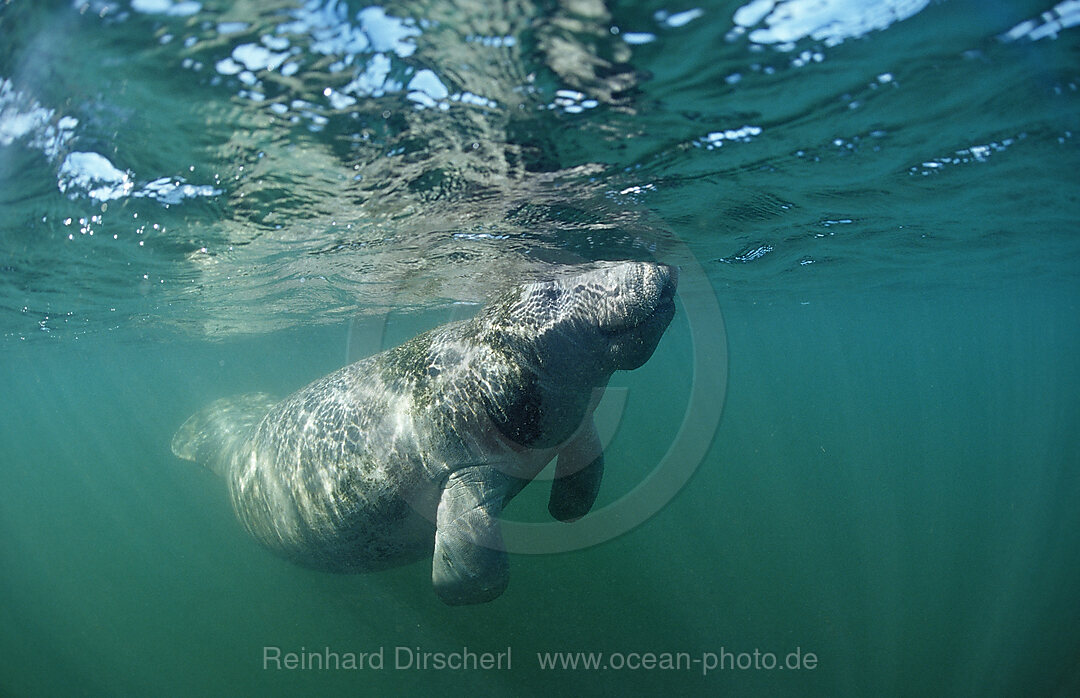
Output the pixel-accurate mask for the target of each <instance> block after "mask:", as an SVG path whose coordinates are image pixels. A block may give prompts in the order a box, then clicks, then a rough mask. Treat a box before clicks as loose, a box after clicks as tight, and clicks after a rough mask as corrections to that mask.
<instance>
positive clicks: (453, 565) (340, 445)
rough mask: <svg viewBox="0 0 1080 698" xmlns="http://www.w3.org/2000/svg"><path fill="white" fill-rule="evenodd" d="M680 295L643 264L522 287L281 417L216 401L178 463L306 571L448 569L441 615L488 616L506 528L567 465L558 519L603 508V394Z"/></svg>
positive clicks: (354, 368)
mask: <svg viewBox="0 0 1080 698" xmlns="http://www.w3.org/2000/svg"><path fill="white" fill-rule="evenodd" d="M676 283H677V272H676V270H674V269H673V268H671V267H667V266H664V265H659V264H650V263H638V262H629V263H618V264H607V265H604V266H601V267H599V268H595V269H592V270H590V271H586V272H584V273H579V274H577V275H573V276H562V277H559V278H557V279H555V280H552V281H546V282H539V283H532V284H527V285H524V286H521V287H518V288H516V289H514V290H512V291H510V292H508V293H506V294H504V295H503V296H502V297H501V298H500V299H499V300H497V301H495V302H494V303H492V304H490V305H488V306H486V307H485V308H484V309H483V310H482V311H481V312H480V313H479V314H478V315H477V316H476V317H474V318H472V319H469V320H464V321H461V322H455V323H450V324H447V325H443V326H441V327H438V328H436V329H434V330H431V331H429V332H425V333H424V334H421V335H419V336H417V337H415V338H413V339H412V340H410V341H408V342H406V343H404V344H402V345H401V346H399V347H396V348H394V349H390V350H388V351H384V352H382V353H380V354H377V355H375V356H372V357H369V358H366V359H363V360H361V361H358V362H356V363H354V364H351V365H349V366H346V367H344V368H342V369H340V370H338V371H335V372H334V373H331V374H330V375H328V376H326V377H324V378H321V379H319V380H317V381H315V382H314V383H312V384H310V385H308V386H307V387H305V388H303V389H301V390H299V391H298V392H296V393H294V394H293V395H291V396H289V397H288V398H286V399H285V400H283V401H281V402H277V403H275V402H274V401H273V400H272V399H271V398H269V397H268V396H266V395H261V394H258V395H246V396H241V397H238V398H230V399H225V400H218V401H217V402H215V403H213V404H211V405H210V406H209V407H207V408H206V409H204V410H202V411H201V412H199V413H197V414H195V415H194V416H192V417H191V418H190V419H189V420H188V421H187V422H185V423H184V425H183V426H181V428H180V429H179V431H178V432H177V434H176V436H175V437H174V438H173V442H172V448H173V452H174V453H175V454H176V455H177V456H179V457H181V458H186V459H189V460H194V461H197V462H201V463H203V464H205V465H207V466H208V467H210V468H211V469H213V470H214V471H216V472H218V473H219V474H221V475H223V476H224V477H225V478H226V480H227V481H228V486H229V492H230V494H231V496H232V502H233V506H234V508H235V510H236V514H237V516H238V517H239V518H240V520H241V521H242V522H243V524H244V526H245V527H246V528H247V529H248V531H250V532H251V534H252V535H254V536H255V537H256V538H257V539H259V540H260V541H261V542H262V543H263V544H264V545H266V546H267V547H269V548H270V549H271V550H273V551H275V552H277V553H279V554H281V555H283V556H285V557H287V558H289V559H291V560H294V561H295V562H298V563H300V564H303V565H306V566H310V567H314V568H318V569H323V570H328V571H336V572H364V571H371V570H378V569H383V568H387V567H393V566H397V565H401V564H405V563H408V562H412V561H414V560H417V559H420V558H423V557H426V556H428V555H433V560H432V582H433V583H434V586H435V591H436V592H437V593H438V595H439V596H440V598H442V600H443V601H445V602H446V603H448V604H468V603H481V602H485V601H490V600H491V599H494V598H495V597H497V596H498V595H499V594H501V593H502V592H503V590H504V589H505V588H506V584H507V581H508V579H509V571H508V560H507V554H506V551H505V549H504V547H503V544H502V536H501V533H500V530H499V521H498V517H499V514H500V512H501V511H502V509H503V507H504V506H506V504H507V502H509V501H510V500H511V499H512V498H513V497H514V496H515V495H516V494H517V493H518V492H520V491H521V489H522V488H523V487H524V486H525V485H526V484H528V482H529V480H531V479H532V478H533V477H535V476H536V475H537V474H538V473H539V472H540V471H541V470H542V469H543V468H544V466H545V465H546V464H547V463H548V462H550V461H551V459H552V458H554V457H556V456H558V462H557V464H556V479H555V480H554V483H553V485H552V489H551V497H550V501H549V504H548V508H549V510H550V512H551V514H552V515H553V516H554V517H555V518H557V519H560V520H563V521H573V520H575V519H578V518H580V517H581V516H584V515H585V514H586V513H587V512H588V511H589V509H590V507H591V506H592V504H593V502H594V500H595V499H596V494H597V491H598V489H599V486H600V478H601V475H602V472H603V467H604V465H603V454H602V452H601V446H600V441H599V439H598V437H597V433H596V427H595V426H594V424H593V419H592V413H593V410H594V409H595V407H596V403H597V400H598V399H599V395H600V394H601V390H598V389H602V388H603V387H604V386H605V385H606V384H607V382H608V379H609V378H610V376H611V374H612V372H613V371H616V370H631V369H635V368H637V367H639V366H641V365H642V364H643V363H645V361H647V360H648V358H649V357H650V356H651V355H652V353H653V350H654V349H655V348H656V345H657V343H658V342H659V341H660V337H661V336H662V335H663V333H664V330H665V329H666V328H667V326H668V323H669V322H670V321H671V318H672V315H673V314H674V308H675V306H674V293H675V286H676ZM433 539H434V553H432V540H433Z"/></svg>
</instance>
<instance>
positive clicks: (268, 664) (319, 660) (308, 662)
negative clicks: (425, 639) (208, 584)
mask: <svg viewBox="0 0 1080 698" xmlns="http://www.w3.org/2000/svg"><path fill="white" fill-rule="evenodd" d="M388 658H389V661H388ZM262 666H263V669H274V670H301V671H326V670H329V671H337V670H341V669H344V670H355V671H360V670H365V669H367V670H372V671H381V670H383V669H398V670H408V669H419V670H425V669H427V670H435V671H440V670H444V669H450V670H451V671H453V670H465V671H477V670H480V671H489V670H496V671H497V670H500V669H502V670H505V669H510V668H511V666H510V648H509V647H507V648H506V649H505V650H503V651H502V652H475V651H473V650H470V649H469V648H468V647H462V648H461V649H460V650H453V651H450V652H427V651H425V650H423V649H421V648H419V647H403V646H398V647H393V648H390V649H389V650H388V649H387V648H386V647H379V648H378V649H375V650H372V651H370V652H336V651H334V650H332V649H331V648H329V647H324V648H323V649H322V650H321V651H319V650H315V651H312V650H308V649H306V648H304V647H301V648H300V649H299V650H298V651H284V650H282V649H281V648H280V647H263V659H262Z"/></svg>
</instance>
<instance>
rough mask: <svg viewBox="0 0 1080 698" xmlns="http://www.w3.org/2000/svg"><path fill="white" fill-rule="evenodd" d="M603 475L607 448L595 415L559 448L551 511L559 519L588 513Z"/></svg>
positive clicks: (573, 517) (550, 502) (550, 499)
mask: <svg viewBox="0 0 1080 698" xmlns="http://www.w3.org/2000/svg"><path fill="white" fill-rule="evenodd" d="M603 476H604V450H603V446H602V445H601V444H600V435H599V434H597V433H596V424H595V423H593V421H592V418H591V417H590V418H589V423H588V424H586V425H585V426H584V428H582V430H581V433H580V434H578V435H577V436H576V437H575V438H574V440H573V441H571V442H570V443H568V444H567V445H566V446H565V447H564V448H563V450H561V451H559V459H558V461H557V462H556V463H555V480H554V482H552V483H551V497H550V498H549V499H548V511H549V512H551V515H552V516H554V517H555V518H556V519H558V520H559V521H567V522H570V521H576V520H578V519H580V518H581V517H582V516H585V514H587V513H589V509H591V508H592V505H593V502H595V501H596V495H597V493H599V492H600V479H601V478H602V477H603Z"/></svg>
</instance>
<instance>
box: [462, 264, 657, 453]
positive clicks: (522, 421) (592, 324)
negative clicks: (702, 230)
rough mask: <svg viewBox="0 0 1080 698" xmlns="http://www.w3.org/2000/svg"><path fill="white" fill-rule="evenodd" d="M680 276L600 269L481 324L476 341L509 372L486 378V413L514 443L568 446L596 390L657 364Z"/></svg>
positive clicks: (522, 293)
mask: <svg viewBox="0 0 1080 698" xmlns="http://www.w3.org/2000/svg"><path fill="white" fill-rule="evenodd" d="M677 282H678V271H677V270H676V269H675V268H673V267H669V266H666V265H663V264H654V263H648V262H620V263H604V264H602V265H598V266H595V267H592V268H589V269H588V270H587V271H578V272H576V273H566V274H562V275H559V276H557V277H555V278H553V279H550V280H546V281H538V282H534V283H529V284H525V285H523V286H520V287H518V288H516V289H514V290H513V291H510V292H509V293H508V294H507V295H505V296H503V298H501V299H500V300H499V301H497V302H495V303H494V304H492V305H491V306H488V308H486V309H485V310H484V311H483V312H482V313H481V314H480V315H479V316H477V318H476V322H477V325H476V327H477V329H478V330H479V339H480V341H481V342H482V343H483V344H486V345H487V346H488V347H490V348H491V349H492V355H493V356H500V357H503V361H502V364H503V365H504V366H509V367H511V368H509V370H504V371H502V372H494V371H493V372H491V373H492V374H495V373H497V377H494V378H491V377H489V378H485V384H486V385H487V386H488V387H489V388H491V387H492V386H497V388H496V389H494V390H489V392H490V395H491V397H490V399H489V400H488V402H489V404H488V413H489V414H490V415H491V417H492V419H493V420H494V421H495V423H496V424H497V425H498V426H499V428H500V429H501V430H502V431H503V433H504V434H506V435H507V436H509V437H510V438H511V439H512V440H513V441H515V442H517V443H520V444H523V445H530V446H545V445H552V444H555V443H559V442H561V441H562V440H563V439H565V438H568V437H569V436H570V435H571V434H572V433H574V431H575V430H576V429H577V428H578V425H579V424H581V420H582V419H584V418H585V417H586V416H587V414H588V405H589V404H590V401H591V400H592V396H593V390H592V389H593V388H599V387H603V386H605V385H607V382H608V379H609V378H610V377H611V374H612V373H613V372H614V371H618V370H632V369H635V368H638V367H639V366H641V365H642V364H644V363H645V362H646V361H648V359H649V357H650V356H652V353H653V351H654V350H655V349H656V345H657V344H658V343H659V342H660V337H661V336H663V334H664V330H665V329H667V326H668V324H669V323H670V322H671V318H672V316H673V315H674V313H675V287H676V284H677Z"/></svg>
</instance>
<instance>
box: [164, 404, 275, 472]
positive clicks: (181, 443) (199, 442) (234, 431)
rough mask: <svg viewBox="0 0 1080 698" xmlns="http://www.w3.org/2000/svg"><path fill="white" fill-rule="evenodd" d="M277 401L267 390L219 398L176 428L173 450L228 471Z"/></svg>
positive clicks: (177, 453) (212, 468) (206, 464)
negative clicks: (252, 431) (252, 432)
mask: <svg viewBox="0 0 1080 698" xmlns="http://www.w3.org/2000/svg"><path fill="white" fill-rule="evenodd" d="M275 404H277V400H275V399H274V398H272V397H270V396H269V395H267V394H266V393H252V394H250V395H238V396H236V397H227V398H222V399H221V400H215V401H214V402H212V403H210V404H209V405H207V406H206V407H204V408H203V409H201V410H199V411H198V412H196V413H195V414H193V415H191V417H189V418H188V420H187V421H186V422H184V423H183V424H182V425H181V426H180V428H179V429H177V430H176V434H175V435H173V439H172V452H173V453H174V454H175V455H176V457H177V458H183V459H185V460H190V461H195V462H196V463H198V464H200V465H203V466H206V467H207V468H209V469H210V470H212V471H214V472H215V473H217V474H218V475H225V473H226V470H227V469H228V467H229V464H230V463H231V462H232V459H233V455H234V454H236V452H237V449H239V448H240V446H241V445H242V444H243V443H244V440H245V439H247V437H248V435H249V434H250V433H251V430H252V429H254V428H255V425H256V424H258V423H259V420H261V419H262V418H263V417H264V416H266V413H267V412H269V411H270V408H271V407H273V406H274V405H275Z"/></svg>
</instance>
